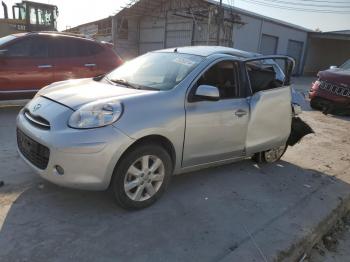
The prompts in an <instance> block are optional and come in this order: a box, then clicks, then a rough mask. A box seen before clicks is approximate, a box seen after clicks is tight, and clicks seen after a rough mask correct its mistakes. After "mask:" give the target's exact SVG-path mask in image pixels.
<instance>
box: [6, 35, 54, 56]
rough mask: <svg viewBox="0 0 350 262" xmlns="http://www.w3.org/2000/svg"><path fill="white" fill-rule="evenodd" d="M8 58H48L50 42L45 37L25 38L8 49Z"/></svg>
mask: <svg viewBox="0 0 350 262" xmlns="http://www.w3.org/2000/svg"><path fill="white" fill-rule="evenodd" d="M6 55H7V56H8V57H35V58H46V57H48V41H47V39H45V38H43V37H35V38H34V37H33V38H25V39H23V40H19V41H16V42H15V43H13V44H12V45H10V46H8V47H7V53H6Z"/></svg>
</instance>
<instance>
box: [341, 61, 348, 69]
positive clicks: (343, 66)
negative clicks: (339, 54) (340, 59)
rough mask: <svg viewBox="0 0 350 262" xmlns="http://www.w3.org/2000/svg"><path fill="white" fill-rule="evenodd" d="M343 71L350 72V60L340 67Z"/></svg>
mask: <svg viewBox="0 0 350 262" xmlns="http://www.w3.org/2000/svg"><path fill="white" fill-rule="evenodd" d="M340 68H341V69H345V70H350V59H349V60H348V61H346V62H345V63H344V64H343V65H342V66H340Z"/></svg>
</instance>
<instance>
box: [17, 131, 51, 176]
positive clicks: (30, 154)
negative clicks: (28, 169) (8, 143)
mask: <svg viewBox="0 0 350 262" xmlns="http://www.w3.org/2000/svg"><path fill="white" fill-rule="evenodd" d="M17 144H18V149H19V151H20V152H21V153H22V154H23V156H24V157H25V158H26V159H28V161H29V162H30V163H32V164H33V165H34V166H36V167H38V168H40V169H43V170H44V169H46V168H47V165H48V163H49V157H50V149H48V148H47V147H46V146H43V145H42V144H39V143H38V142H36V141H34V140H33V139H31V138H30V137H29V136H27V135H26V134H24V133H23V132H22V131H21V130H19V129H17Z"/></svg>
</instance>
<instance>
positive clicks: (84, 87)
mask: <svg viewBox="0 0 350 262" xmlns="http://www.w3.org/2000/svg"><path fill="white" fill-rule="evenodd" d="M151 92H152V93H154V92H156V91H152V90H151V91H150V90H137V89H131V88H126V87H123V86H118V85H111V84H109V83H106V82H96V81H94V80H93V79H77V80H68V81H62V82H57V83H54V84H51V85H49V86H47V87H45V88H43V89H41V90H40V91H39V93H38V95H40V96H43V97H46V98H48V99H50V100H53V101H55V102H58V103H60V104H63V105H65V106H67V107H70V108H72V109H73V110H77V109H78V108H80V107H81V106H83V105H85V104H87V103H90V102H94V101H97V100H99V99H107V98H111V99H113V98H120V99H122V98H125V97H130V96H134V95H140V94H144V93H151Z"/></svg>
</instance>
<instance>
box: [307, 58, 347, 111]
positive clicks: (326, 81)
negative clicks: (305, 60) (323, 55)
mask: <svg viewBox="0 0 350 262" xmlns="http://www.w3.org/2000/svg"><path fill="white" fill-rule="evenodd" d="M309 95H310V105H311V107H312V108H314V109H319V110H322V111H323V113H325V114H327V113H331V112H332V113H341V114H350V60H348V61H347V62H346V63H344V64H343V65H342V66H340V67H339V68H337V67H335V66H332V67H331V68H330V69H328V70H325V71H320V72H319V73H318V80H317V81H316V82H315V83H313V85H312V87H311V90H310V93H309Z"/></svg>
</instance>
